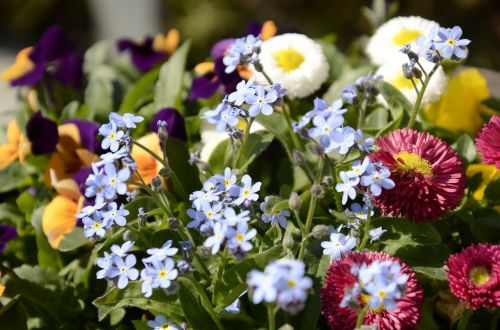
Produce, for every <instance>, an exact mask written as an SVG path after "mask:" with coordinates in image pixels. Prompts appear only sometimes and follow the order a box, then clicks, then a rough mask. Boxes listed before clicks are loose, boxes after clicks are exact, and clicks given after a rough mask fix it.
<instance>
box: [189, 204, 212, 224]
mask: <svg viewBox="0 0 500 330" xmlns="http://www.w3.org/2000/svg"><path fill="white" fill-rule="evenodd" d="M208 205H209V206H210V204H208ZM186 213H187V215H188V216H189V217H190V218H191V219H192V221H191V222H189V223H188V224H187V227H188V228H199V227H200V225H201V224H202V223H203V222H204V221H205V219H206V217H205V213H204V212H203V211H197V210H193V209H188V210H187V211H186Z"/></svg>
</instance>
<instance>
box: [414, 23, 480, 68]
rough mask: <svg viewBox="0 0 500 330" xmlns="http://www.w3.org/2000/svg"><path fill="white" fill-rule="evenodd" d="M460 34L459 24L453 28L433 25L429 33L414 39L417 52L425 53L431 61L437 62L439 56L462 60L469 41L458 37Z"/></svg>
mask: <svg viewBox="0 0 500 330" xmlns="http://www.w3.org/2000/svg"><path fill="white" fill-rule="evenodd" d="M461 36H462V29H461V28H460V27H459V26H454V27H453V28H442V27H439V28H438V27H437V26H436V27H433V28H432V29H431V30H430V32H429V34H427V35H425V36H421V37H419V38H418V39H417V40H416V44H417V46H418V53H419V54H425V57H426V59H427V60H428V61H429V62H433V63H437V62H439V61H440V60H441V58H444V59H449V60H452V61H460V60H463V59H465V58H466V57H467V54H468V50H467V46H468V45H469V44H470V42H471V41H470V40H469V39H460V38H461ZM405 47H407V46H405Z"/></svg>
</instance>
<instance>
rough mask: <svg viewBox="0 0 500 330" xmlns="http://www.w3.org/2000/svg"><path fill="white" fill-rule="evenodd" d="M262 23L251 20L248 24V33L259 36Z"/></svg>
mask: <svg viewBox="0 0 500 330" xmlns="http://www.w3.org/2000/svg"><path fill="white" fill-rule="evenodd" d="M262 25H263V24H262V23H259V22H255V21H251V22H250V23H248V24H247V35H248V34H251V35H253V36H255V37H257V36H258V35H259V34H261V32H262Z"/></svg>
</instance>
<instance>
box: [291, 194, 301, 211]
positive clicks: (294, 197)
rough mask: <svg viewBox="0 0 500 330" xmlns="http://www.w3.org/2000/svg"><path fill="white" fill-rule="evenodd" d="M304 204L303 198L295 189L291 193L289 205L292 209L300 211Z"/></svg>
mask: <svg viewBox="0 0 500 330" xmlns="http://www.w3.org/2000/svg"><path fill="white" fill-rule="evenodd" d="M301 206H302V200H301V199H300V197H299V194H297V193H296V192H295V191H293V192H292V193H291V194H290V198H289V199H288V207H290V208H291V209H292V210H295V211H298V210H299V209H300V207H301Z"/></svg>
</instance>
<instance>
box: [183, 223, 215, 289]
mask: <svg viewBox="0 0 500 330" xmlns="http://www.w3.org/2000/svg"><path fill="white" fill-rule="evenodd" d="M177 232H178V233H179V236H180V237H181V238H182V240H183V241H191V242H192V243H194V239H193V236H191V234H190V233H189V231H188V230H187V228H185V227H184V225H182V227H181V228H179V230H177ZM192 252H193V258H194V259H196V261H197V262H198V264H200V267H201V268H202V270H203V273H204V274H205V276H206V278H207V279H209V278H210V271H209V270H208V268H207V266H206V265H205V263H204V262H203V260H202V259H201V258H200V256H199V255H198V253H196V251H195V249H194V246H193V249H192Z"/></svg>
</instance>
